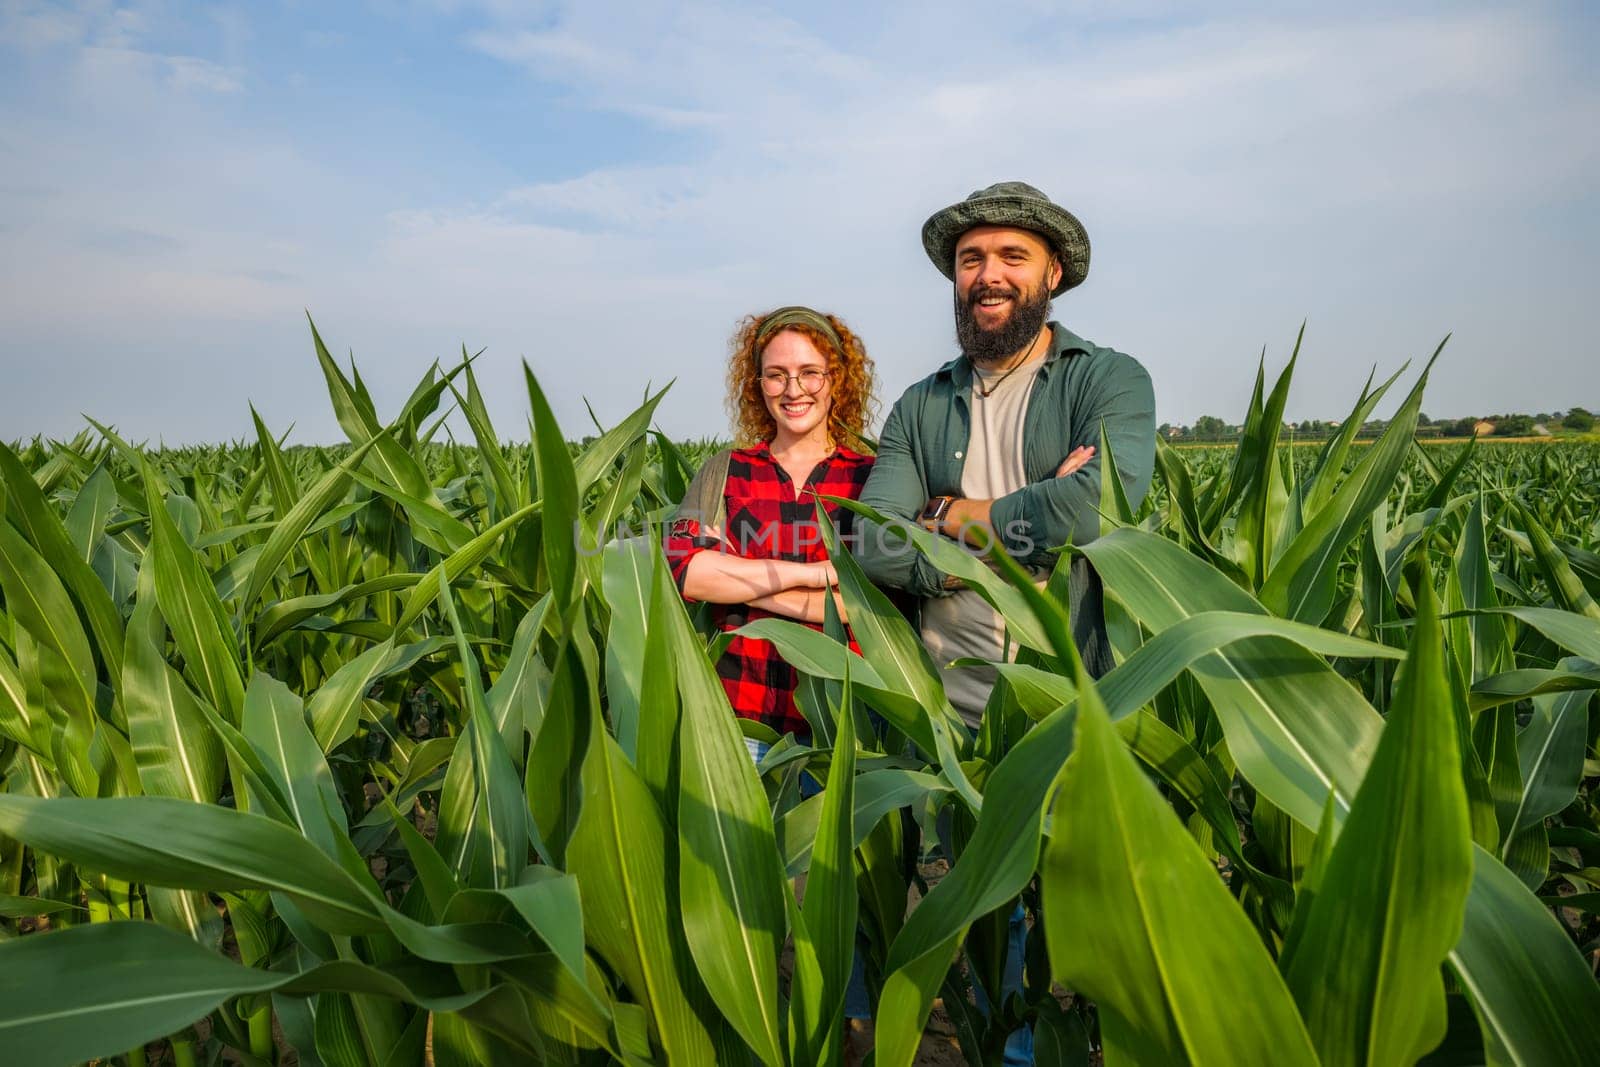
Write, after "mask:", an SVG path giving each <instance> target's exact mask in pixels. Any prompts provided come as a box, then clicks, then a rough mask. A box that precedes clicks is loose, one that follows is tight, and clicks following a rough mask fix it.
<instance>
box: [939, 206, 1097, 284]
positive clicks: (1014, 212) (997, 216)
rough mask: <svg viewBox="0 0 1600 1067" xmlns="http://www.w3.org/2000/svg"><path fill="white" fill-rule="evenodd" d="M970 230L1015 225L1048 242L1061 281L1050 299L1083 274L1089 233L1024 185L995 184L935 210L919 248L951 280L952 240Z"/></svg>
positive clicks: (954, 257) (953, 275)
mask: <svg viewBox="0 0 1600 1067" xmlns="http://www.w3.org/2000/svg"><path fill="white" fill-rule="evenodd" d="M974 226H1015V227H1017V228H1018V229H1023V230H1032V231H1034V232H1035V233H1037V234H1039V235H1040V236H1042V237H1043V238H1044V239H1045V240H1046V241H1049V242H1050V247H1052V248H1054V249H1055V250H1056V253H1057V254H1058V255H1059V256H1060V257H1061V268H1062V269H1061V283H1060V284H1059V285H1057V286H1056V287H1055V289H1054V290H1052V291H1051V293H1050V295H1051V296H1060V295H1061V294H1062V293H1064V292H1066V291H1067V290H1068V289H1071V288H1072V287H1073V286H1074V285H1077V284H1079V283H1080V282H1082V281H1083V279H1084V278H1085V277H1086V276H1087V275H1088V273H1089V235H1088V234H1087V233H1085V232H1084V229H1083V223H1081V222H1079V221H1078V220H1077V218H1075V217H1074V216H1073V214H1072V212H1070V211H1068V210H1067V209H1066V208H1063V207H1059V206H1058V205H1056V204H1054V203H1052V202H1051V200H1050V198H1049V197H1048V196H1045V195H1044V194H1043V193H1041V192H1040V191H1039V190H1037V189H1035V188H1034V187H1033V186H1031V185H1029V184H1028V183H1026V182H996V183H995V184H994V185H991V186H989V188H987V189H979V190H978V191H977V192H975V193H973V194H972V195H971V196H969V197H967V198H966V199H965V200H963V201H961V202H960V203H957V204H951V205H950V206H949V207H947V208H945V209H944V210H943V211H936V212H934V213H933V215H932V216H931V217H930V218H929V219H928V221H927V222H924V223H923V224H922V247H923V248H924V249H926V250H927V252H928V258H929V259H931V260H933V265H934V266H935V267H938V268H939V273H940V274H943V275H944V276H945V277H946V278H949V279H951V280H952V281H953V280H954V279H955V259H956V241H957V240H959V239H960V237H961V235H962V234H964V233H966V232H967V231H968V230H970V229H972V228H973V227H974Z"/></svg>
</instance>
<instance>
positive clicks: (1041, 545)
mask: <svg viewBox="0 0 1600 1067" xmlns="http://www.w3.org/2000/svg"><path fill="white" fill-rule="evenodd" d="M1050 333H1051V342H1050V351H1049V352H1048V353H1047V354H1046V355H1045V357H1044V360H1045V363H1044V366H1043V367H1041V368H1040V369H1039V373H1038V376H1037V377H1036V378H1035V379H1034V384H1033V392H1032V394H1031V395H1030V396H1029V399H1028V407H1027V411H1026V413H1025V414H1024V416H1023V424H1022V450H1023V455H1022V464H1023V470H1024V471H1025V472H1026V474H1027V477H1028V484H1027V485H1025V486H1023V487H1022V488H1021V489H1019V490H1017V491H1016V492H1014V493H1008V494H1007V495H1005V496H1003V497H1000V498H999V499H997V500H995V501H994V503H993V505H992V506H991V508H990V511H989V517H990V522H991V524H992V525H993V527H994V529H995V531H996V532H997V533H998V534H999V535H1000V538H1001V540H1002V541H1003V543H1004V544H1005V545H1006V548H1007V549H1008V550H1009V551H1010V552H1011V554H1012V555H1013V556H1016V557H1017V558H1018V559H1019V560H1021V561H1022V562H1024V563H1027V564H1030V565H1033V566H1046V567H1048V566H1051V565H1053V563H1054V560H1053V558H1052V554H1053V551H1054V550H1056V549H1059V548H1060V547H1062V546H1063V545H1066V544H1084V543H1085V542H1088V541H1091V540H1093V539H1094V538H1095V537H1098V536H1099V534H1100V515H1099V512H1098V510H1097V509H1098V508H1099V506H1100V455H1099V453H1098V452H1097V453H1096V455H1095V458H1094V459H1093V460H1091V461H1090V462H1089V463H1088V464H1087V465H1085V466H1084V467H1083V468H1082V469H1080V470H1078V471H1077V472H1075V473H1073V474H1070V475H1068V476H1066V477H1064V478H1057V477H1055V472H1056V468H1057V467H1059V466H1060V465H1061V461H1062V460H1064V459H1066V458H1067V454H1068V453H1069V452H1071V451H1072V450H1073V449H1074V448H1077V447H1078V446H1080V445H1093V446H1095V447H1096V448H1097V449H1098V448H1099V446H1100V430H1101V427H1102V425H1103V426H1104V427H1105V435H1106V441H1107V443H1108V444H1109V445H1110V447H1111V451H1112V454H1113V456H1115V458H1116V461H1117V470H1118V472H1119V473H1120V474H1121V476H1122V484H1123V488H1124V489H1125V490H1126V491H1127V496H1128V502H1129V503H1130V504H1131V505H1132V506H1134V507H1138V506H1139V503H1140V502H1141V501H1143V500H1144V495H1145V493H1146V491H1148V490H1149V488H1150V475H1151V472H1152V469H1153V468H1154V466H1155V447H1156V443H1155V430H1156V421H1155V420H1156V414H1155V393H1154V391H1153V390H1152V389H1151V387H1150V375H1149V374H1148V373H1146V371H1145V369H1144V368H1143V367H1142V366H1140V365H1139V363H1138V361H1137V360H1135V359H1134V358H1133V357H1132V356H1128V355H1124V354H1123V353H1121V352H1117V351H1113V350H1112V349H1109V348H1101V347H1099V346H1098V345H1094V344H1090V343H1089V342H1088V341H1085V340H1084V339H1083V338H1081V337H1078V336H1077V335H1076V334H1074V333H1072V332H1071V331H1070V330H1067V329H1066V328H1065V327H1063V326H1061V325H1060V324H1059V323H1055V322H1052V323H1051V324H1050ZM971 395H972V364H971V363H970V362H968V360H967V358H966V357H965V356H958V357H957V358H955V359H953V360H951V361H950V362H949V363H946V364H945V365H944V366H942V367H940V368H939V369H938V370H936V371H934V372H933V373H932V374H931V375H929V376H928V377H926V378H924V379H923V380H922V381H920V382H918V383H916V384H915V385H913V386H912V387H911V388H909V389H907V390H906V391H905V394H904V395H903V396H901V397H900V399H899V400H898V401H896V402H895V405H894V409H893V410H892V411H890V412H889V418H888V420H887V421H886V422H885V423H884V425H883V433H882V435H881V436H880V438H879V441H878V456H877V460H876V461H875V462H874V464H873V467H872V473H871V474H870V475H869V476H868V478H867V484H866V487H865V488H864V489H863V490H862V492H861V500H862V501H863V502H864V503H866V504H870V505H871V506H872V507H873V508H875V509H877V510H878V511H880V512H882V513H883V514H885V515H890V516H894V517H895V518H899V519H905V520H914V519H915V517H916V515H917V514H918V513H919V512H920V511H921V510H922V507H923V505H924V504H925V503H926V502H927V500H928V498H929V497H933V496H941V495H944V494H949V495H952V496H960V495H961V470H962V466H963V463H964V460H965V457H966V454H967V444H968V441H969V439H970V437H971V431H972V419H971V411H970V410H969V403H970V397H971ZM856 555H857V558H858V559H859V560H860V562H861V565H862V567H863V568H864V569H865V570H866V572H867V575H868V576H869V577H871V578H872V580H873V581H875V582H877V583H878V584H880V585H889V586H894V587H896V588H900V589H904V590H906V591H907V592H909V593H912V594H915V595H917V596H925V597H926V596H943V595H946V592H947V591H946V590H945V589H944V585H943V581H944V579H943V575H942V574H941V573H940V572H939V571H938V570H937V569H936V568H935V567H934V566H933V565H932V564H931V563H929V562H928V560H927V558H926V557H925V556H923V555H922V554H921V553H919V552H917V551H916V550H914V549H912V548H910V547H909V546H907V545H905V544H904V543H903V542H901V540H900V538H898V537H897V536H895V535H894V534H892V533H889V534H882V535H880V534H879V531H877V530H876V529H874V528H871V527H869V528H867V529H865V530H864V531H863V533H862V537H861V539H860V541H859V542H858V545H857V548H856Z"/></svg>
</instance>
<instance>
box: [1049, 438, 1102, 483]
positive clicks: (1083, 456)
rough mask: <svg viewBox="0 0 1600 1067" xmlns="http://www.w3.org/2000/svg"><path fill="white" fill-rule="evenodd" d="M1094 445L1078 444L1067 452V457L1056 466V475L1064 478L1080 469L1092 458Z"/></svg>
mask: <svg viewBox="0 0 1600 1067" xmlns="http://www.w3.org/2000/svg"><path fill="white" fill-rule="evenodd" d="M1094 454H1095V447H1094V445H1079V446H1078V447H1077V448H1074V449H1073V450H1072V451H1071V452H1068V453H1067V458H1066V459H1064V460H1062V461H1061V466H1059V467H1057V468H1056V477H1057V478H1065V477H1066V476H1067V475H1069V474H1072V473H1074V472H1076V471H1079V470H1082V469H1083V467H1084V465H1085V464H1087V463H1088V462H1089V461H1090V460H1091V459H1093V458H1094Z"/></svg>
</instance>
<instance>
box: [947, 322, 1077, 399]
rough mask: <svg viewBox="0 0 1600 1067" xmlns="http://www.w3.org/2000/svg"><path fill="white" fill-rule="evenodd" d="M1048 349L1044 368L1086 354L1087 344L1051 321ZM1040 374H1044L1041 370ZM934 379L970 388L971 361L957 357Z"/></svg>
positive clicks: (964, 357)
mask: <svg viewBox="0 0 1600 1067" xmlns="http://www.w3.org/2000/svg"><path fill="white" fill-rule="evenodd" d="M1049 326H1050V349H1049V351H1047V352H1046V353H1045V354H1044V362H1045V366H1046V367H1048V366H1049V365H1050V364H1051V363H1054V362H1055V361H1056V360H1058V359H1060V358H1061V357H1062V356H1065V355H1068V354H1069V353H1073V352H1087V351H1089V349H1090V347H1091V346H1090V344H1089V342H1087V341H1085V340H1084V339H1083V338H1081V337H1079V336H1078V335H1077V334H1075V333H1073V332H1072V331H1071V330H1069V329H1067V328H1066V327H1065V326H1063V325H1061V324H1060V323H1059V322H1056V321H1054V320H1051V322H1050V323H1049ZM1040 373H1041V374H1042V373H1045V372H1044V370H1043V368H1041V370H1040ZM933 374H934V377H936V378H939V379H941V380H944V381H949V382H953V383H954V384H955V386H956V387H957V388H958V389H968V388H970V387H971V386H972V361H971V360H969V359H967V357H966V356H957V357H956V358H955V359H952V360H951V361H950V362H948V363H946V364H945V365H944V366H942V367H940V368H939V369H938V370H936V371H934V372H933Z"/></svg>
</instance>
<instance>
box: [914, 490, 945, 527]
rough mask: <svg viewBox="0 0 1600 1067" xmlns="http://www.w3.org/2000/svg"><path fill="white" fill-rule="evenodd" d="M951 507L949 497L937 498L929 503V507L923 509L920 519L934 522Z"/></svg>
mask: <svg viewBox="0 0 1600 1067" xmlns="http://www.w3.org/2000/svg"><path fill="white" fill-rule="evenodd" d="M949 506H950V498H949V497H947V496H936V497H934V498H933V499H932V500H930V501H928V503H927V506H926V507H924V508H923V509H922V515H921V516H920V517H921V518H923V519H925V520H927V521H928V522H933V521H935V520H937V519H938V518H939V517H940V516H942V515H943V514H944V513H945V509H947V508H948V507H949Z"/></svg>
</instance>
